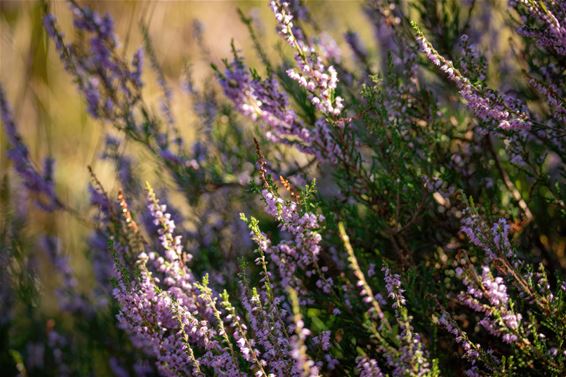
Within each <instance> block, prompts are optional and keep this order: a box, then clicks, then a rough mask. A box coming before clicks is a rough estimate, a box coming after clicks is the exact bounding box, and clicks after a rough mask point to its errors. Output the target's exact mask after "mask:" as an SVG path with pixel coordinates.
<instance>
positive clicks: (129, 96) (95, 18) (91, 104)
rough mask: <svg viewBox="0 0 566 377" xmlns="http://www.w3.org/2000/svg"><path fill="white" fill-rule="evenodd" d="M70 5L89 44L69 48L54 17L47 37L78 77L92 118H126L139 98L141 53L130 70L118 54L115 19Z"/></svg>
mask: <svg viewBox="0 0 566 377" xmlns="http://www.w3.org/2000/svg"><path fill="white" fill-rule="evenodd" d="M69 6H70V8H71V10H72V12H73V21H74V26H75V28H76V29H77V30H79V31H81V32H84V33H85V35H86V36H87V40H88V42H89V43H88V44H86V45H81V44H78V43H75V44H71V45H66V44H65V41H64V39H63V35H62V34H61V32H60V31H59V30H58V28H57V26H56V24H55V17H53V15H51V14H48V15H46V16H45V18H44V26H45V28H46V30H47V34H48V35H49V36H50V37H51V38H52V39H53V40H54V41H55V46H56V48H57V50H58V52H59V55H60V58H61V60H62V61H63V63H64V65H65V69H66V70H67V71H68V72H69V73H71V74H72V75H73V76H74V77H75V79H76V82H77V86H78V88H79V90H80V91H81V93H82V94H83V96H84V97H85V99H86V103H87V109H88V112H89V113H90V115H92V116H93V117H95V118H100V119H104V120H109V121H115V120H117V119H119V118H122V117H124V116H126V115H127V114H129V111H130V107H131V106H132V105H134V104H135V103H136V102H137V101H138V99H139V92H140V90H141V85H142V83H141V70H142V55H141V51H140V50H138V51H137V52H136V53H135V54H134V57H133V59H132V67H130V64H128V63H127V62H125V61H123V60H122V58H121V57H120V56H119V55H118V54H117V52H116V48H117V47H118V42H117V39H116V37H115V36H114V25H113V21H112V18H111V17H110V16H109V15H104V16H101V15H99V14H98V13H96V12H94V11H92V10H90V9H88V8H83V7H80V6H78V5H77V4H76V3H74V2H70V5H69Z"/></svg>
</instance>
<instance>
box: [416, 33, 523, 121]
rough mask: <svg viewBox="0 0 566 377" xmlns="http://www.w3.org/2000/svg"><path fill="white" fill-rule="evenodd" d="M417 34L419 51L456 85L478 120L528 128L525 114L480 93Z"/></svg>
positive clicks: (449, 62)
mask: <svg viewBox="0 0 566 377" xmlns="http://www.w3.org/2000/svg"><path fill="white" fill-rule="evenodd" d="M417 34H418V35H417V43H418V45H419V48H420V50H421V51H422V52H423V53H424V54H425V56H426V57H427V59H428V60H429V61H430V62H431V63H432V64H434V65H435V66H437V67H438V68H439V69H440V70H441V71H442V72H443V73H444V74H445V75H446V76H447V77H448V79H449V80H450V81H452V82H453V83H454V84H455V85H456V87H457V88H458V90H459V92H460V95H461V96H462V98H464V99H465V100H466V102H467V106H468V107H469V108H470V110H471V111H472V112H473V113H474V114H475V115H476V116H477V117H478V118H479V119H481V120H483V121H493V122H495V123H496V124H497V125H498V127H499V128H501V129H503V130H522V129H528V128H529V127H530V121H529V116H528V115H527V114H525V113H524V112H522V111H518V110H514V109H512V106H511V104H509V103H508V102H507V101H505V100H504V98H500V97H498V96H496V95H495V94H494V93H493V92H491V93H489V92H488V93H487V94H484V93H482V92H481V91H480V90H479V89H478V88H476V87H475V86H474V85H473V84H472V83H471V82H470V80H469V79H468V78H467V77H465V76H463V75H462V74H461V73H460V72H459V71H458V70H457V69H456V68H455V67H454V65H453V63H452V62H451V61H450V60H448V59H445V58H444V57H443V56H441V55H440V54H439V53H438V51H436V50H435V48H434V47H433V46H432V45H431V44H430V42H429V41H427V40H426V39H425V37H424V35H423V34H422V33H421V32H420V31H418V32H417Z"/></svg>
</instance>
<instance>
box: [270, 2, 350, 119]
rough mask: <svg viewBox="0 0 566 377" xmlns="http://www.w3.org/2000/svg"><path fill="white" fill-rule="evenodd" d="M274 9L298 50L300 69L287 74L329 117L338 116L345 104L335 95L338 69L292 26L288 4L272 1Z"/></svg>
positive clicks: (289, 39)
mask: <svg viewBox="0 0 566 377" xmlns="http://www.w3.org/2000/svg"><path fill="white" fill-rule="evenodd" d="M270 4H271V9H272V10H273V13H274V14H275V19H276V20H277V23H278V28H277V29H278V31H279V33H280V34H281V35H282V36H283V37H284V38H285V39H286V41H287V42H288V43H289V45H291V47H293V48H294V49H295V53H296V55H295V61H296V63H297V67H298V69H294V68H292V69H289V70H287V75H288V76H289V77H290V78H292V79H293V80H295V81H296V82H297V83H298V84H299V85H300V86H302V87H303V88H305V89H306V90H307V93H308V96H309V99H310V101H311V102H312V104H313V105H314V106H315V107H316V108H317V109H318V110H319V111H320V112H321V113H322V114H324V115H326V116H330V117H333V116H339V115H340V113H341V112H342V109H343V107H344V105H343V99H342V98H341V97H339V96H335V90H336V86H337V83H338V77H337V73H336V69H335V68H334V67H333V66H326V65H325V64H324V62H323V60H322V58H321V57H320V56H319V55H318V54H317V52H316V50H315V49H314V47H312V46H310V45H309V44H308V43H307V42H306V41H304V40H303V39H302V38H301V37H302V36H301V35H298V33H297V32H296V28H294V25H293V22H292V20H293V14H292V13H291V9H290V7H289V4H288V3H286V2H280V1H279V0H272V1H271V2H270Z"/></svg>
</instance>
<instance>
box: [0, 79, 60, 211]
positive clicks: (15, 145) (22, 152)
mask: <svg viewBox="0 0 566 377" xmlns="http://www.w3.org/2000/svg"><path fill="white" fill-rule="evenodd" d="M0 116H1V119H2V123H4V130H5V132H6V136H7V138H8V143H9V145H10V149H9V150H8V157H9V158H10V160H12V162H13V164H14V169H15V170H16V172H17V173H18V175H19V176H20V177H21V179H22V181H23V183H24V186H25V187H26V188H27V190H28V191H29V192H30V193H32V194H34V195H35V196H36V197H35V203H36V204H37V205H38V206H39V207H40V208H42V209H43V210H45V211H48V212H51V211H54V210H57V209H61V208H63V205H62V204H61V201H60V200H59V199H58V198H57V195H56V193H55V184H54V182H53V164H54V160H53V159H51V158H49V157H48V158H46V159H45V160H44V169H43V174H42V173H40V172H39V171H38V169H37V168H36V167H35V166H34V164H33V162H32V161H31V159H30V156H29V151H28V148H27V146H26V145H25V144H24V142H23V141H22V137H21V136H20V134H19V133H18V130H17V128H16V123H15V122H14V118H13V115H12V112H11V111H10V108H9V105H8V102H7V101H6V98H5V96H4V91H3V89H2V88H1V87H0Z"/></svg>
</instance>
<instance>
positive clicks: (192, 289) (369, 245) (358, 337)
mask: <svg viewBox="0 0 566 377" xmlns="http://www.w3.org/2000/svg"><path fill="white" fill-rule="evenodd" d="M68 5H69V10H70V12H71V13H72V18H73V28H74V30H75V32H76V35H75V36H74V38H69V36H66V35H64V34H63V32H62V31H61V27H60V26H59V24H58V21H57V17H56V15H54V14H53V13H51V11H50V9H49V7H48V6H46V7H45V9H44V28H45V33H46V35H47V36H48V37H49V39H50V43H51V44H52V45H53V46H54V47H55V49H56V52H57V54H58V56H59V58H60V64H61V65H62V66H63V67H64V69H65V71H66V72H67V73H68V74H69V75H70V77H72V79H73V81H74V83H75V85H76V89H77V91H78V93H79V94H80V96H81V97H82V99H83V101H84V104H85V107H86V111H87V112H88V114H89V116H90V117H92V118H93V119H94V120H95V121H96V122H98V123H99V124H100V127H102V128H103V132H104V141H103V142H102V143H101V145H100V147H99V150H98V151H97V158H98V159H99V160H100V161H105V162H106V163H108V164H109V166H111V167H112V171H113V175H114V177H115V182H116V185H115V186H117V187H112V185H109V184H108V183H107V182H104V180H103V179H101V178H100V172H99V171H97V167H96V166H85V169H88V172H89V175H90V182H89V183H88V185H86V184H85V187H84V194H85V195H84V197H85V202H88V203H89V204H88V208H89V209H88V210H80V209H77V208H76V207H75V206H74V204H73V203H67V202H66V201H65V200H64V196H62V195H61V193H60V189H59V187H58V186H57V184H56V183H57V182H55V180H54V176H55V175H54V174H53V172H54V160H53V158H51V157H50V156H48V157H46V158H45V163H44V167H43V168H42V169H40V168H38V166H37V165H36V162H35V161H33V159H32V157H31V154H30V152H29V147H28V146H27V145H26V140H25V139H24V138H23V137H22V136H21V132H20V131H19V128H18V124H17V122H16V117H15V115H14V112H13V111H12V109H11V106H10V104H9V99H10V98H11V96H10V93H6V92H5V91H4V89H2V88H0V115H1V119H2V124H3V127H4V134H5V135H6V138H5V139H6V144H7V146H8V148H7V158H8V159H9V161H10V164H11V165H12V168H13V169H11V171H6V172H3V173H2V185H1V186H0V206H1V207H0V210H1V211H2V213H3V217H2V218H1V219H0V250H1V255H0V258H1V259H0V260H1V261H2V264H3V266H5V269H4V271H3V273H2V274H1V275H0V300H1V304H2V305H1V308H0V310H1V314H2V315H1V317H0V335H1V339H2V342H1V354H0V361H1V363H2V364H1V365H2V367H3V368H4V370H6V371H7V373H9V374H10V375H20V376H27V375H69V376H71V375H73V376H74V375H85V376H90V375H116V376H129V375H135V376H138V375H139V376H152V375H162V376H208V375H218V376H248V375H253V376H266V377H267V376H269V377H271V376H353V375H359V376H388V375H390V376H440V375H443V376H444V375H446V376H460V375H467V376H483V375H486V376H509V375H513V376H515V375H516V376H525V375H541V376H549V375H550V376H562V375H564V374H565V373H566V344H565V343H564V339H565V338H566V326H565V323H566V281H565V280H564V274H565V271H566V258H565V257H564V245H565V240H564V231H565V229H564V221H563V219H564V216H565V214H566V208H565V205H564V201H565V198H564V194H563V193H564V190H565V171H564V157H565V151H564V140H565V139H566V134H565V131H564V122H565V119H566V102H565V101H564V98H566V84H565V83H566V81H565V78H566V77H565V72H566V59H564V55H566V29H565V26H563V24H566V6H565V5H564V4H563V3H562V2H560V1H552V0H538V1H509V3H508V4H502V3H501V4H500V3H499V2H493V1H489V0H483V1H479V0H476V1H461V2H459V1H456V0H449V1H443V2H439V3H438V2H429V1H424V0H413V1H408V0H407V1H402V0H391V1H388V0H373V1H368V2H366V3H365V4H364V5H363V6H362V8H361V12H362V13H363V14H364V15H365V16H366V17H367V20H368V23H367V25H357V26H356V27H350V29H349V30H347V31H346V32H345V33H344V35H336V34H335V33H333V30H331V29H328V30H325V29H327V28H328V27H327V25H326V22H325V20H324V19H322V18H321V17H318V14H317V13H316V12H315V11H311V10H309V9H308V8H307V7H306V6H305V4H304V3H303V2H302V1H279V0H273V1H269V2H267V4H265V5H264V6H265V7H267V8H268V9H270V10H271V12H272V15H273V21H274V22H275V25H276V27H275V30H274V33H273V34H274V35H277V36H278V38H280V40H281V42H282V43H281V44H279V45H278V46H277V48H275V46H271V45H268V44H267V43H266V42H265V41H264V39H262V38H261V36H260V29H262V26H263V25H259V24H258V23H259V21H258V20H257V19H255V18H253V17H251V16H248V15H247V14H245V12H243V11H239V15H240V19H241V21H242V22H243V24H244V25H245V27H246V28H247V30H248V32H249V38H250V40H251V41H252V45H253V50H252V51H245V50H242V49H241V48H239V47H238V45H239V42H238V41H233V42H232V46H231V51H232V53H231V56H229V57H226V58H225V59H223V61H221V62H217V61H214V59H213V58H212V57H211V56H210V54H209V50H208V47H207V46H206V43H205V41H204V39H203V37H202V36H203V33H206V28H205V26H203V25H201V24H200V23H195V24H194V30H195V35H196V38H197V45H198V47H199V50H198V51H194V52H192V51H189V52H188V54H189V55H190V54H201V55H203V56H204V57H205V58H206V59H208V60H209V62H210V64H211V68H210V71H209V73H208V74H209V76H208V77H209V79H208V80H206V82H204V83H202V82H199V81H198V80H195V78H194V76H193V71H192V68H191V65H190V64H187V66H186V69H185V70H184V71H183V72H179V77H180V79H179V82H178V83H172V82H170V80H169V79H168V75H166V74H165V71H164V68H163V67H162V63H161V57H160V56H159V54H158V52H157V51H158V50H157V49H156V48H155V45H154V42H153V41H152V37H151V35H150V32H149V28H148V25H147V24H145V23H144V22H141V23H140V28H139V29H140V30H139V33H140V35H141V36H142V40H143V43H142V45H141V46H137V47H136V48H135V49H134V52H133V53H132V54H128V53H127V52H124V51H125V50H122V49H121V48H120V47H121V42H120V39H121V37H122V36H119V35H116V33H115V27H114V21H113V18H112V16H111V15H109V14H106V15H102V14H100V13H99V12H98V11H97V10H95V9H90V8H88V7H86V6H84V5H82V4H79V3H78V2H76V1H74V0H70V1H69V2H68ZM492 13H493V14H497V15H499V16H501V17H500V19H497V20H496V19H495V17H493V15H492ZM362 27H367V28H370V29H371V31H372V37H371V38H369V39H368V38H362V36H361V35H362V33H360V31H362V30H361V28H362ZM359 29H360V30H359ZM503 35H505V38H508V39H507V41H508V45H509V46H510V47H508V46H507V45H504V44H503V43H501V41H500V40H501V38H502V36H503ZM254 54H255V55H257V56H256V59H254ZM254 61H255V62H257V63H254ZM148 80H155V84H156V87H157V88H158V89H159V98H157V99H156V98H154V97H151V96H148V95H147V90H146V86H147V83H148V82H149V81H148ZM175 85H178V86H179V87H182V91H183V93H184V95H186V97H187V98H177V97H175V96H174V94H173V93H174V90H173V89H172V88H173V87H175ZM187 100H188V101H187ZM176 101H187V103H188V104H185V105H184V107H183V109H184V110H185V111H188V112H190V113H191V114H192V115H193V116H194V119H196V121H193V120H191V121H190V122H188V123H186V122H184V121H180V120H179V119H184V118H182V117H179V116H178V115H179V114H178V113H177V114H176V113H175V109H178V107H176V106H174V104H175V102H176ZM189 129H190V130H193V131H195V132H194V134H195V136H193V137H191V136H189V135H188V132H187V131H188V130H189ZM131 145H133V146H134V147H135V148H139V149H140V150H142V151H143V153H144V156H146V157H147V160H149V161H151V163H152V164H153V165H151V166H153V170H154V171H153V172H148V171H147V170H146V169H145V168H140V166H142V165H141V164H140V161H138V160H139V158H140V157H139V156H138V155H136V154H135V153H133V152H132V148H131ZM30 203H33V204H35V205H36V206H37V207H38V208H37V209H33V210H32V209H31V208H32V207H30ZM36 211H39V212H36ZM37 214H39V215H40V216H46V217H47V218H52V216H58V215H61V216H62V215H65V216H68V217H69V218H72V219H74V220H75V221H77V222H78V223H80V224H81V226H83V227H85V228H87V229H88V231H89V233H90V234H89V235H88V236H87V237H83V238H82V239H81V242H82V245H83V247H82V250H80V251H79V252H77V253H73V254H71V253H70V252H69V251H68V250H67V248H68V247H69V246H68V245H65V243H64V242H62V239H61V235H62V233H61V232H64V231H65V230H63V229H57V228H56V227H46V228H45V229H39V230H38V229H37V228H38V227H34V223H35V222H36V217H35V216H38V215H37ZM76 254H80V255H81V256H82V261H83V265H84V266H82V268H81V270H84V269H87V270H88V271H89V274H90V276H91V279H90V280H88V281H82V280H81V279H80V278H79V276H80V274H79V273H78V271H77V268H76V266H77V264H76V263H73V260H72V259H73V258H72V257H71V256H72V255H76ZM46 269H47V270H48V271H49V273H50V274H51V275H54V277H55V279H54V280H55V282H54V287H53V289H52V290H48V289H46V288H45V287H46V285H45V284H47V279H45V275H46V273H45V271H44V270H46ZM52 277H53V276H52ZM51 284H53V283H51ZM49 302H54V303H55V305H54V307H53V308H51V309H48V306H49V305H47V304H46V303H49Z"/></svg>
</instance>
